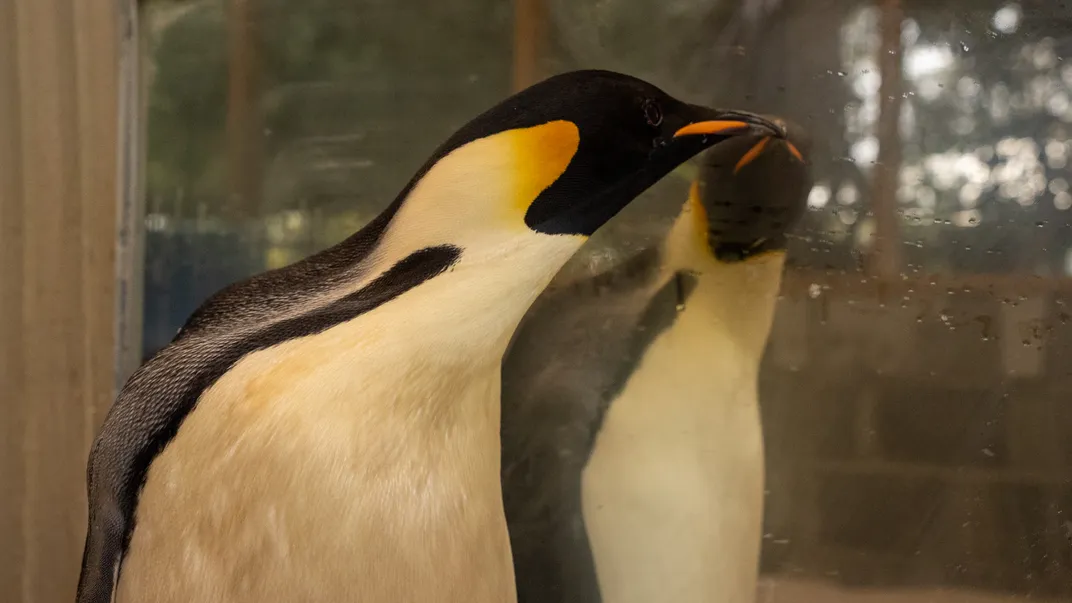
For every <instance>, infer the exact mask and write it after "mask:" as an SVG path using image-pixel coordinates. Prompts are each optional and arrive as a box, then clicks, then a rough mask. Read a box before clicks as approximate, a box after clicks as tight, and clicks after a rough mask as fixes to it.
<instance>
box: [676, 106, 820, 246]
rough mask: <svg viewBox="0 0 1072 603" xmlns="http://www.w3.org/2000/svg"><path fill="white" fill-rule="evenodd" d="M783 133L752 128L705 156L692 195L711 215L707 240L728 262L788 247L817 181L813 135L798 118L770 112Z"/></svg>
mask: <svg viewBox="0 0 1072 603" xmlns="http://www.w3.org/2000/svg"><path fill="white" fill-rule="evenodd" d="M771 120H772V121H774V122H775V123H777V124H778V125H779V126H781V127H782V128H783V131H784V132H785V136H784V137H781V138H779V137H776V136H769V135H767V134H764V133H758V132H750V133H747V134H745V135H742V136H739V137H736V138H735V139H734V140H732V141H728V142H726V143H724V144H721V145H719V146H717V147H715V148H713V149H711V150H709V151H708V152H707V153H705V154H704V155H703V157H702V158H701V159H700V170H699V176H698V178H697V180H696V182H695V183H694V184H693V190H692V193H691V196H692V197H693V202H694V203H698V204H699V205H700V206H701V207H702V210H703V213H704V215H705V217H706V221H707V241H708V246H709V247H710V249H711V250H712V251H713V252H714V254H715V256H716V257H717V258H718V259H719V260H721V261H724V262H734V261H741V260H746V259H748V258H750V257H753V256H756V255H759V254H761V253H763V252H766V251H784V250H785V248H786V243H787V241H786V232H787V231H788V230H789V229H790V228H792V227H793V225H794V224H795V223H796V221H797V220H798V219H799V218H800V217H801V215H802V214H803V213H804V209H805V207H806V205H807V198H808V193H809V192H810V190H811V186H812V176H811V169H810V165H809V163H808V159H807V157H808V155H809V153H810V151H811V146H812V145H811V140H810V139H809V137H808V135H807V133H806V132H805V131H804V130H803V128H801V127H800V126H799V125H797V124H793V123H788V122H786V121H784V120H781V119H778V118H771Z"/></svg>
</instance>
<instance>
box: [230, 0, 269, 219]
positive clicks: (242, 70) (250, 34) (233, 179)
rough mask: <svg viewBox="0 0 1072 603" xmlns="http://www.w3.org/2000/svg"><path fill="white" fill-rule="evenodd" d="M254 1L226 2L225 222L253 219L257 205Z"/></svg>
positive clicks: (258, 142) (258, 141)
mask: <svg viewBox="0 0 1072 603" xmlns="http://www.w3.org/2000/svg"><path fill="white" fill-rule="evenodd" d="M255 2H256V0H230V1H229V5H228V10H227V49H228V86H227V158H228V163H227V166H228V179H229V193H230V198H229V199H228V202H227V204H226V211H227V215H228V217H229V218H232V219H242V218H247V217H250V216H252V215H256V213H257V211H258V210H259V208H260V203H261V178H262V172H261V153H262V149H261V139H262V136H261V132H262V130H263V126H262V125H261V114H260V109H259V106H260V88H259V79H260V78H259V75H260V62H259V57H258V50H259V36H258V30H259V27H258V19H259V15H258V14H257V10H256V7H255V6H254V4H255Z"/></svg>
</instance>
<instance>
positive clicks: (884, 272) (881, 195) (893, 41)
mask: <svg viewBox="0 0 1072 603" xmlns="http://www.w3.org/2000/svg"><path fill="white" fill-rule="evenodd" d="M903 20H904V12H903V10H902V7H901V0H882V15H881V17H880V19H879V30H880V36H881V44H880V47H879V71H880V73H881V74H882V84H881V85H880V86H879V91H878V94H879V117H878V143H879V152H878V162H877V163H876V164H875V170H874V174H873V180H872V185H871V211H872V213H873V214H874V216H875V244H874V247H873V248H872V251H871V258H870V259H871V261H870V266H869V268H870V270H871V273H872V274H873V275H874V276H877V277H878V278H879V279H880V280H882V281H887V282H888V281H893V280H894V279H896V278H897V277H898V275H900V273H901V232H900V231H901V229H900V218H899V214H898V211H897V186H898V176H899V174H900V171H901V133H900V129H899V123H900V118H901V101H902V98H903V96H902V95H903V90H904V83H903V76H902V72H901V70H902V64H903V62H902V56H901V55H902V49H901V22H902V21H903Z"/></svg>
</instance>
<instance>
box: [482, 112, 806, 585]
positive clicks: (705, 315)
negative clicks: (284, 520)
mask: <svg viewBox="0 0 1072 603" xmlns="http://www.w3.org/2000/svg"><path fill="white" fill-rule="evenodd" d="M786 128H787V132H788V137H787V138H786V139H780V138H778V137H773V136H770V135H769V134H766V133H753V134H749V135H746V136H741V137H738V138H736V139H735V140H733V141H729V142H726V143H724V144H721V145H719V146H717V147H715V148H713V149H711V150H709V151H707V152H706V153H705V154H704V155H703V157H702V158H701V160H700V167H699V172H698V174H699V175H698V177H697V178H696V179H695V180H694V181H693V184H692V187H691V189H690V192H689V195H688V200H687V202H686V203H685V204H684V206H683V207H682V209H681V211H680V213H679V215H678V216H677V218H676V220H675V221H674V222H673V225H672V227H671V228H670V229H669V231H668V234H667V235H666V236H665V238H664V239H663V240H662V241H661V243H660V244H659V245H658V246H654V247H651V248H647V249H644V250H643V251H641V252H639V253H637V254H636V255H634V256H633V257H632V258H630V259H628V260H626V261H624V262H622V263H620V264H619V265H618V266H616V267H614V268H612V269H611V270H609V271H606V272H604V273H601V274H598V275H596V276H594V277H591V278H586V279H577V280H574V281H572V282H566V283H565V284H563V285H560V286H559V285H554V286H552V288H551V289H548V290H547V291H546V292H545V293H544V294H543V295H542V296H541V297H540V298H539V299H538V300H537V301H536V302H535V304H534V305H533V307H532V309H531V310H530V312H529V313H528V314H527V316H526V317H525V318H524V320H523V322H522V324H521V326H520V327H519V329H518V331H517V334H516V336H515V339H514V341H513V342H512V344H511V348H510V350H509V353H508V356H507V358H506V360H505V361H504V367H503V399H502V414H503V416H502V421H503V424H502V442H503V465H502V471H503V488H504V493H503V495H504V500H505V507H506V516H507V521H508V525H509V531H510V536H511V543H512V547H513V552H514V559H515V572H516V575H517V584H518V591H519V597H518V598H519V601H521V602H522V603H596V602H599V601H602V602H603V603H661V602H666V601H673V602H674V603H746V602H751V601H754V598H755V593H756V586H757V574H758V564H759V553H760V545H761V542H762V518H763V492H764V465H763V458H764V457H763V434H762V427H761V423H760V415H759V406H758V401H757V388H758V383H757V381H758V372H759V365H760V359H761V356H762V354H763V351H764V348H765V345H766V341H767V337H768V335H769V332H770V329H771V324H772V320H773V314H774V306H775V301H776V298H777V294H778V289H779V286H780V283H781V274H782V269H783V263H784V261H785V254H786V247H787V239H786V236H787V230H789V229H790V228H791V227H792V226H793V224H794V223H795V221H796V220H797V219H798V218H799V216H800V215H801V214H802V213H803V211H804V208H805V206H806V201H807V195H808V193H809V191H810V188H811V175H810V168H809V165H808V163H807V160H806V154H807V152H808V150H809V149H810V144H809V142H808V139H807V137H806V134H805V133H804V132H803V130H802V129H801V128H799V127H798V126H796V125H791V124H790V125H786Z"/></svg>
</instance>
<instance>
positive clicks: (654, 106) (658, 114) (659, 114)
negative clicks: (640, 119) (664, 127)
mask: <svg viewBox="0 0 1072 603" xmlns="http://www.w3.org/2000/svg"><path fill="white" fill-rule="evenodd" d="M644 118H645V119H647V120H648V125H649V126H651V127H653V128H657V127H659V124H661V123H663V110H662V108H661V107H660V106H659V104H658V103H656V102H655V101H647V102H645V103H644Z"/></svg>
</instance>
